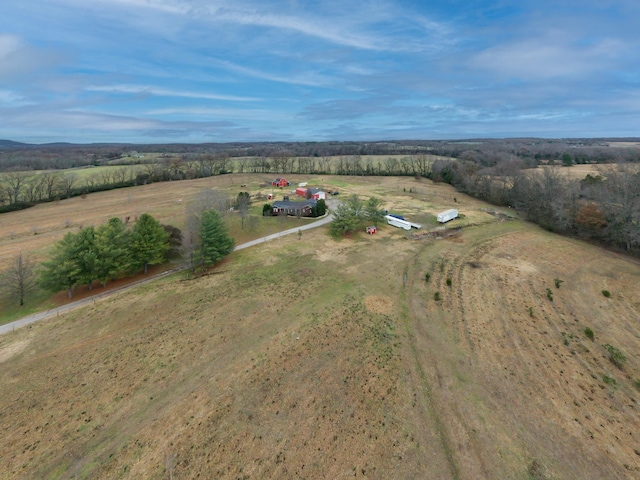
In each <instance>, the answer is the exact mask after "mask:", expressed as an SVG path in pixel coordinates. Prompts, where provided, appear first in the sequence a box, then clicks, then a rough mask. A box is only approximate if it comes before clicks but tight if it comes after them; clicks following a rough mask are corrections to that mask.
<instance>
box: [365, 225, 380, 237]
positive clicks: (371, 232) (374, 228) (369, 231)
mask: <svg viewBox="0 0 640 480" xmlns="http://www.w3.org/2000/svg"><path fill="white" fill-rule="evenodd" d="M377 231H378V229H377V228H376V227H375V226H371V227H367V233H368V234H369V235H373V234H374V233H376V232H377Z"/></svg>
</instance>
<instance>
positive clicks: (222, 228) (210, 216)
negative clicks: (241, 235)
mask: <svg viewBox="0 0 640 480" xmlns="http://www.w3.org/2000/svg"><path fill="white" fill-rule="evenodd" d="M200 241H201V245H200V249H199V250H200V251H199V260H200V262H199V263H201V264H202V265H204V266H205V267H208V266H211V265H213V264H215V263H217V262H219V261H220V260H222V259H223V258H224V257H225V256H227V255H229V254H230V253H231V252H233V248H234V247H235V241H234V240H233V238H231V237H230V236H229V233H228V230H227V227H226V225H225V224H224V221H223V220H222V217H220V214H219V213H218V212H217V211H216V210H207V211H205V212H204V213H203V214H202V218H201V221H200Z"/></svg>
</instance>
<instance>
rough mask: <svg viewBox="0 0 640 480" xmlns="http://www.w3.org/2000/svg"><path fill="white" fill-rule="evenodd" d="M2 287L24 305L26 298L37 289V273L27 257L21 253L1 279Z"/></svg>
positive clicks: (0, 284)
mask: <svg viewBox="0 0 640 480" xmlns="http://www.w3.org/2000/svg"><path fill="white" fill-rule="evenodd" d="M0 286H1V287H2V289H3V290H4V291H5V292H7V294H8V295H9V296H10V297H11V298H12V299H15V300H17V301H18V302H19V303H20V306H22V305H24V300H25V298H26V296H27V295H28V294H29V293H31V292H33V290H35V288H36V272H35V269H34V268H33V265H32V264H31V262H30V261H29V259H28V258H27V256H26V255H24V254H23V253H22V251H20V253H19V254H18V256H17V257H16V259H15V260H14V262H13V263H12V264H11V266H10V267H9V269H8V270H6V271H5V272H4V273H3V274H2V276H1V277H0Z"/></svg>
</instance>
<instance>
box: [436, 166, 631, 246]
mask: <svg viewBox="0 0 640 480" xmlns="http://www.w3.org/2000/svg"><path fill="white" fill-rule="evenodd" d="M522 167H523V165H522V161H521V160H520V159H517V158H511V159H504V160H502V161H501V162H500V163H498V164H496V165H494V166H492V167H488V168H482V167H481V166H480V165H478V164H477V163H474V162H471V161H439V162H436V163H434V165H433V167H432V172H431V174H430V178H432V179H433V180H435V181H443V182H447V183H450V184H452V185H453V186H455V187H456V188H457V189H458V190H459V191H461V192H464V193H466V194H468V195H471V196H473V197H476V198H480V199H482V200H486V201H488V202H491V203H493V204H496V205H502V206H507V207H513V208H515V209H517V210H518V211H519V212H522V213H524V214H525V215H526V217H527V219H528V220H530V221H532V222H535V223H537V224H539V225H541V226H543V227H544V228H546V229H548V230H551V231H554V232H558V233H563V234H567V235H571V236H576V237H578V238H583V239H588V240H596V241H598V242H601V243H602V244H604V245H609V246H614V247H618V248H623V249H624V250H626V251H628V252H633V253H635V254H638V253H640V168H638V167H639V166H638V165H637V164H629V163H622V164H616V165H603V166H600V167H599V172H600V173H599V174H595V175H591V174H590V175H587V176H586V177H584V178H583V179H579V178H575V177H573V176H570V175H568V174H565V173H568V169H563V168H561V167H547V168H543V169H537V170H531V169H523V168H522Z"/></svg>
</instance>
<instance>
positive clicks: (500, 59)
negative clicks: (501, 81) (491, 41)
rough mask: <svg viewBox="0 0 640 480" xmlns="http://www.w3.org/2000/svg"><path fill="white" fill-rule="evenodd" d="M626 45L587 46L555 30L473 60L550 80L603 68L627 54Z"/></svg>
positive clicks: (605, 42) (480, 64) (516, 74)
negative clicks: (625, 51)
mask: <svg viewBox="0 0 640 480" xmlns="http://www.w3.org/2000/svg"><path fill="white" fill-rule="evenodd" d="M624 50H625V45H624V44H623V43H622V42H620V41H619V40H614V39H605V40H600V41H598V42H595V43H593V44H590V45H583V44H580V43H578V42H575V41H572V40H571V39H569V38H566V36H565V35H564V34H556V33H551V34H548V35H546V36H544V37H536V38H528V39H522V40H519V41H515V42H509V43H505V44H501V45H496V46H493V47H490V48H487V49H485V50H483V51H481V52H479V53H478V54H477V55H475V56H474V57H473V58H472V59H471V62H470V63H471V65H472V66H473V67H474V68H478V69H486V70H491V71H493V72H496V73H498V74H500V75H503V76H507V77H515V78H535V79H548V78H554V77H566V76H583V75H585V74H590V73H593V72H598V71H603V69H606V68H607V66H609V65H611V64H612V61H613V60H614V58H616V57H618V56H620V55H624Z"/></svg>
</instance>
